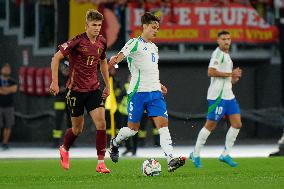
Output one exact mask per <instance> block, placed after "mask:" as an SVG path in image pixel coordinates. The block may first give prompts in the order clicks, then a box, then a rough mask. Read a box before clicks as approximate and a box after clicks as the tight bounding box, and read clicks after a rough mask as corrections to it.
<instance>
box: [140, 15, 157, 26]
mask: <svg viewBox="0 0 284 189" xmlns="http://www.w3.org/2000/svg"><path fill="white" fill-rule="evenodd" d="M152 22H158V23H160V19H159V18H158V17H157V16H155V15H153V14H151V13H150V12H145V13H144V14H143V15H142V17H141V23H142V25H143V24H151V23H152Z"/></svg>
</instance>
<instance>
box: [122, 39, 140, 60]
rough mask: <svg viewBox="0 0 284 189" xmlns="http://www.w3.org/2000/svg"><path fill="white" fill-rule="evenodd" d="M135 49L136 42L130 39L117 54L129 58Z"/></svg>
mask: <svg viewBox="0 0 284 189" xmlns="http://www.w3.org/2000/svg"><path fill="white" fill-rule="evenodd" d="M137 47H138V40H136V39H135V38H133V39H130V40H129V41H128V42H127V43H126V44H125V45H124V47H123V48H122V49H121V51H120V52H119V53H123V55H124V56H125V57H127V56H129V55H130V54H131V53H134V52H136V51H137Z"/></svg>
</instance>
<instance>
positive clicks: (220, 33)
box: [217, 30, 230, 37]
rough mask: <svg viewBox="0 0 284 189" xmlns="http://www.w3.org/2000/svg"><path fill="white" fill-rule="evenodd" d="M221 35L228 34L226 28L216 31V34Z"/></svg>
mask: <svg viewBox="0 0 284 189" xmlns="http://www.w3.org/2000/svg"><path fill="white" fill-rule="evenodd" d="M221 35H230V32H228V31H227V30H221V31H219V32H218V34H217V36H218V37H220V36H221Z"/></svg>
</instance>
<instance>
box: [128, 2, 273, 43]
mask: <svg viewBox="0 0 284 189" xmlns="http://www.w3.org/2000/svg"><path fill="white" fill-rule="evenodd" d="M172 7H173V8H168V7H157V6H156V7H155V5H152V4H149V5H147V8H148V10H149V11H150V12H154V13H155V14H157V15H160V16H161V23H160V30H159V32H158V34H157V38H156V39H155V42H157V43H159V42H160V43H163V42H191V43H192V42H193V43H194V42H198V43H199V42H202V43H212V42H215V41H216V37H217V33H218V31H220V30H228V31H229V32H230V33H231V37H232V40H233V41H234V42H246V43H272V42H276V41H277V40H278V30H277V27H276V26H271V25H269V24H268V23H266V22H265V20H264V19H263V18H261V17H260V16H259V15H258V13H257V12H256V10H255V9H254V8H252V7H250V6H243V5H238V4H230V5H226V6H214V5H213V4H210V3H209V4H208V3H206V4H202V3H201V4H189V3H182V4H181V3H179V4H175V5H174V6H172ZM128 8H129V13H130V30H131V33H130V37H137V36H139V35H140V34H141V21H140V19H141V15H142V14H143V13H144V9H143V8H137V7H136V6H135V4H129V5H128Z"/></svg>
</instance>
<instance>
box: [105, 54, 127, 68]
mask: <svg viewBox="0 0 284 189" xmlns="http://www.w3.org/2000/svg"><path fill="white" fill-rule="evenodd" d="M124 57H125V56H124V54H123V53H122V52H120V53H118V54H117V55H116V56H112V57H111V58H110V60H109V62H108V65H109V67H112V66H114V65H116V64H118V63H119V62H121V61H122V60H123V59H124Z"/></svg>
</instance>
